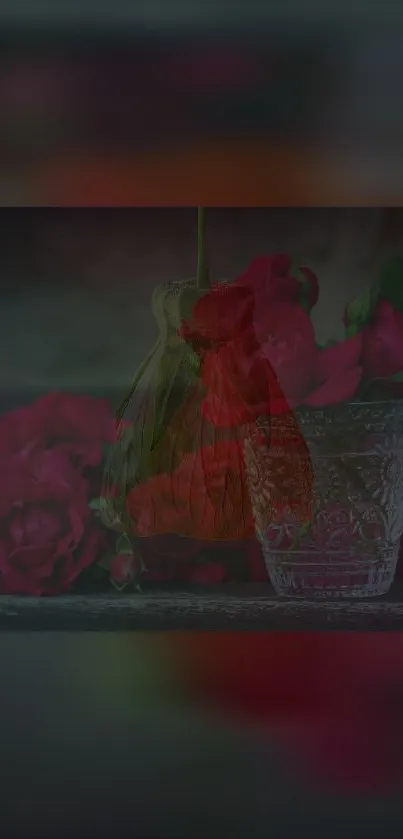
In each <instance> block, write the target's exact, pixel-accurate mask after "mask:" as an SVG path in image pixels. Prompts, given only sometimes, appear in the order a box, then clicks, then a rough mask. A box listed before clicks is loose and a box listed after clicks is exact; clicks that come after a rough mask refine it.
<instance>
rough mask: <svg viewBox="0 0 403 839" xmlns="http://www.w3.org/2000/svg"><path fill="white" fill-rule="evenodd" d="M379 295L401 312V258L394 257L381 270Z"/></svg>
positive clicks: (402, 296)
mask: <svg viewBox="0 0 403 839" xmlns="http://www.w3.org/2000/svg"><path fill="white" fill-rule="evenodd" d="M380 294H381V297H382V298H383V299H384V300H388V301H389V303H391V304H392V306H394V307H395V308H396V309H398V310H399V311H400V312H403V257H402V256H394V257H392V258H391V259H389V260H388V261H387V262H386V263H385V264H384V266H383V268H382V269H381V275H380Z"/></svg>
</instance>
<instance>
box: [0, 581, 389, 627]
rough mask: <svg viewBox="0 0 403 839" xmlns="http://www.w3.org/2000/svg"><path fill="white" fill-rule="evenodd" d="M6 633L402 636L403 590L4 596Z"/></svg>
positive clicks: (0, 602) (240, 588)
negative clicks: (311, 596) (320, 596)
mask: <svg viewBox="0 0 403 839" xmlns="http://www.w3.org/2000/svg"><path fill="white" fill-rule="evenodd" d="M0 629H7V630H19V631H22V630H63V631H66V630H70V629H71V630H100V631H102V630H104V631H105V630H106V631H113V630H140V631H172V630H181V631H187V630H188V631H195V630H206V631H215V630H221V631H228V630H236V631H244V630H257V631H263V630H275V631H299V630H305V631H309V630H320V631H323V630H398V629H403V586H402V585H401V584H400V585H399V583H396V584H395V586H394V587H393V589H392V592H391V594H390V595H388V596H386V597H383V598H376V599H364V600H333V601H320V600H318V601H308V600H299V599H295V600H291V599H290V600H288V599H286V598H284V599H283V598H279V597H276V596H275V595H273V592H272V589H271V588H270V587H269V586H268V585H267V586H266V585H261V584H258V585H256V584H246V585H236V586H233V585H232V584H224V585H222V586H219V587H216V588H210V587H209V588H201V587H197V588H193V589H189V590H184V589H182V590H180V589H173V588H171V587H170V588H169V589H168V588H165V589H162V588H159V589H155V590H153V591H147V592H143V593H142V594H128V595H126V594H118V593H111V594H91V595H86V596H84V595H73V594H71V595H66V596H64V597H55V598H35V597H33V598H29V597H9V596H2V597H0Z"/></svg>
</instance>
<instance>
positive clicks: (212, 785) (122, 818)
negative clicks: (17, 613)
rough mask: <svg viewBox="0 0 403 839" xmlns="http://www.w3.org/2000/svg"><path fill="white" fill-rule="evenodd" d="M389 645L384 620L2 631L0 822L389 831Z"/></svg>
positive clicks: (397, 668) (102, 830) (174, 831)
mask: <svg viewBox="0 0 403 839" xmlns="http://www.w3.org/2000/svg"><path fill="white" fill-rule="evenodd" d="M402 654H403V639H402V636H401V635H398V634H396V635H394V634H382V635H376V634H373V635H363V634H359V633H355V634H353V635H349V634H333V635H328V634H326V635H321V634H313V635H310V634H303V633H301V634H298V635H293V634H288V635H287V634H277V635H276V634H272V635H259V634H250V635H246V634H245V635H236V634H232V635H221V634H214V635H208V634H202V635H191V634H189V635H180V634H178V635H176V636H163V635H161V636H158V637H157V636H142V635H131V634H105V635H104V634H97V635H92V634H82V635H78V634H77V635H75V634H63V633H61V634H46V635H42V634H36V635H35V634H31V635H28V634H20V635H16V634H13V635H9V636H7V635H3V636H2V637H1V638H0V655H1V661H2V664H3V683H2V693H1V711H2V713H1V719H2V729H1V737H2V766H3V769H2V796H1V798H2V804H1V806H2V829H3V835H4V836H5V837H8V836H27V837H31V836H32V837H33V836H35V837H36V836H41V837H46V836H49V837H50V836H52V837H53V836H66V837H70V836H71V837H75V836H77V837H78V836H83V835H91V836H94V837H97V836H102V837H103V836H105V837H106V836H112V835H115V834H116V833H117V832H118V833H119V835H136V836H138V837H139V839H142V837H150V839H151V837H155V836H158V837H161V839H165V837H166V839H168V838H169V839H171V837H172V839H174V837H189V836H192V837H193V836H194V837H196V836H200V837H207V836H209V837H212V836H220V837H221V839H225V838H226V837H262V839H263V837H267V835H268V833H270V835H271V836H274V837H284V839H286V837H287V839H288V837H299V836H305V835H306V836H309V837H311V839H312V837H318V839H319V837H322V836H326V837H342V836H345V835H346V829H348V835H349V836H353V837H361V836H362V837H366V839H367V837H380V836H381V835H382V836H383V835H384V834H385V833H387V834H388V835H390V836H395V835H396V836H398V835H401V830H402V822H403V816H402V813H401V791H402V786H403V784H402V769H403V750H402V745H403V736H402V735H403V726H402V723H403V704H402V673H401V660H402Z"/></svg>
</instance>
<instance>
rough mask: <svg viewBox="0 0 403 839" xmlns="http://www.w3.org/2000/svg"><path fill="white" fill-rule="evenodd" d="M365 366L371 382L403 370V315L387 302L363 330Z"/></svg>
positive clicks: (385, 301) (378, 309)
mask: <svg viewBox="0 0 403 839" xmlns="http://www.w3.org/2000/svg"><path fill="white" fill-rule="evenodd" d="M363 366H364V373H365V376H366V377H367V378H368V379H378V378H380V379H381V378H387V377H389V376H393V375H394V374H395V373H399V372H400V371H401V370H403V312H398V311H396V309H394V308H393V306H392V304H391V303H389V302H388V301H387V300H381V301H380V302H379V303H378V305H377V308H376V310H375V313H374V316H373V319H372V322H371V323H370V324H369V326H367V327H366V328H365V330H364V347H363ZM394 389H396V384H395V386H394ZM397 391H398V392H399V386H397ZM400 391H401V387H400Z"/></svg>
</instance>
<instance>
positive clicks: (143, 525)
mask: <svg viewBox="0 0 403 839" xmlns="http://www.w3.org/2000/svg"><path fill="white" fill-rule="evenodd" d="M126 503H127V511H128V513H129V515H130V517H131V519H132V521H133V522H134V527H135V530H136V533H138V535H139V536H143V537H144V536H154V535H159V534H166V533H177V534H178V535H180V536H187V537H190V538H191V539H200V540H202V541H203V540H205V541H210V540H216V539H220V540H232V539H242V538H246V537H247V536H249V535H252V534H254V525H253V517H252V511H251V507H250V501H249V494H248V491H247V486H246V479H245V468H244V462H243V451H242V446H241V445H239V444H237V443H235V442H231V443H226V442H220V443H217V444H216V445H214V446H206V447H204V448H202V449H200V450H199V451H196V452H194V453H192V454H187V455H185V457H183V459H182V461H181V463H180V465H179V467H178V469H177V470H176V471H175V472H174V473H173V474H172V475H167V474H161V475H156V476H155V477H153V478H150V479H149V480H148V481H145V482H143V483H141V484H139V485H138V486H137V487H135V488H134V489H132V490H131V491H130V492H129V494H128V497H127V502H126Z"/></svg>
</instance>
